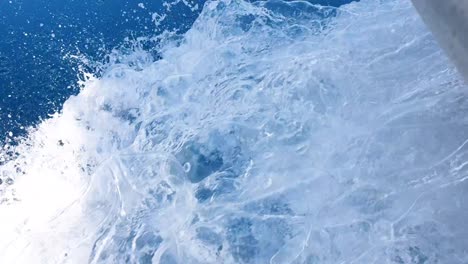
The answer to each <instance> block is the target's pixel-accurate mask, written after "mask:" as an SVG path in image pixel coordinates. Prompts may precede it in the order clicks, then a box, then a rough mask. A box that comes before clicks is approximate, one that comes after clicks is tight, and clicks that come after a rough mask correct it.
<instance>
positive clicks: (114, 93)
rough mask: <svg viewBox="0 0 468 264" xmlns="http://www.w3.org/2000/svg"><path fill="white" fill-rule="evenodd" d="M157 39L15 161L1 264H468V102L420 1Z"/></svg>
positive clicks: (236, 4)
mask: <svg viewBox="0 0 468 264" xmlns="http://www.w3.org/2000/svg"><path fill="white" fill-rule="evenodd" d="M156 39H157V41H156V42H157V43H158V53H159V55H158V56H159V58H158V59H157V60H154V57H153V56H152V54H150V52H148V51H146V50H145V49H143V48H138V47H139V46H138V45H136V48H134V49H133V51H132V52H128V51H126V52H122V53H119V52H117V51H115V52H114V53H113V54H112V55H111V56H110V59H109V61H108V63H107V65H106V67H105V68H104V70H103V72H102V73H101V74H99V76H95V75H93V74H90V73H89V74H88V73H86V72H85V73H83V74H84V75H85V78H84V79H83V80H82V82H81V85H82V89H81V91H80V92H79V94H78V95H76V96H72V97H71V98H69V99H68V100H67V101H66V102H65V104H64V106H63V109H62V111H61V112H60V113H58V114H56V115H54V116H53V117H51V118H49V119H47V120H45V121H43V122H42V123H40V124H39V125H37V127H34V128H29V130H28V136H27V137H25V138H23V139H18V141H19V143H15V144H9V143H8V142H7V143H6V144H5V146H4V147H3V152H2V153H3V154H2V155H1V157H0V159H1V163H0V164H1V165H0V179H1V180H2V183H3V184H2V185H0V188H1V189H0V196H1V202H0V221H1V225H0V234H1V236H0V262H1V263H165V264H169V263H171V264H172V263H278V264H283V263H310V264H312V263H333V264H334V263H408V264H409V263H414V264H416V263H418V264H422V263H447V264H456V263H460V264H461V263H468V252H467V245H468V228H467V226H466V219H467V217H468V196H467V190H468V182H466V181H465V180H466V179H467V177H468V166H467V164H468V145H467V142H468V136H467V133H466V131H468V130H467V129H468V118H467V117H466V113H467V111H468V101H467V99H466V98H467V91H468V87H466V86H464V84H463V83H462V81H461V78H460V77H459V76H458V75H457V73H456V72H455V69H454V68H453V67H452V65H451V64H450V63H449V61H448V60H447V59H446V57H445V56H444V54H443V53H442V52H441V51H440V49H439V47H438V46H437V44H436V43H435V42H434V40H433V38H432V36H431V35H430V34H429V32H428V31H427V29H426V28H425V27H424V25H423V24H422V22H421V21H420V19H419V17H418V16H417V14H416V12H415V10H414V9H413V7H412V6H411V3H410V1H407V0H385V1H377V0H364V1H360V2H354V3H351V4H347V5H344V6H341V7H339V8H335V7H324V6H318V5H314V4H311V3H310V2H304V1H290V2H283V1H276V0H275V1H259V2H248V1H242V0H232V1H230V0H222V1H210V2H207V3H206V4H205V5H204V7H203V9H202V11H201V14H200V16H199V17H198V18H197V20H196V21H195V23H194V24H193V26H192V27H191V28H190V29H189V30H188V32H186V33H185V34H184V35H183V36H176V35H173V34H169V33H161V34H160V35H158V37H157V38H156Z"/></svg>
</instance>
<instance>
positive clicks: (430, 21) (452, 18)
mask: <svg viewBox="0 0 468 264" xmlns="http://www.w3.org/2000/svg"><path fill="white" fill-rule="evenodd" d="M412 2H413V4H414V6H415V7H416V9H417V10H418V12H419V13H420V14H421V16H422V18H423V20H424V22H426V24H427V25H428V27H429V29H430V30H431V31H432V32H433V34H434V36H435V37H436V39H437V40H438V42H439V43H440V45H441V47H442V48H443V49H444V50H445V51H446V52H447V54H448V55H449V57H450V58H451V59H452V60H453V61H454V62H455V64H456V66H457V68H458V70H459V71H460V73H462V75H463V76H464V77H465V81H468V0H412Z"/></svg>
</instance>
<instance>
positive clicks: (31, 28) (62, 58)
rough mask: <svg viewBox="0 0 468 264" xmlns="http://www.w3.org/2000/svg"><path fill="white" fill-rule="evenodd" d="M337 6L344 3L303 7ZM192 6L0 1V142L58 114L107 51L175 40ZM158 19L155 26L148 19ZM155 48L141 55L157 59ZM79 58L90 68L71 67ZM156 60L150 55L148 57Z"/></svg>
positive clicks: (198, 0)
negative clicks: (84, 72)
mask: <svg viewBox="0 0 468 264" xmlns="http://www.w3.org/2000/svg"><path fill="white" fill-rule="evenodd" d="M309 2H310V3H313V4H321V5H327V6H336V7H337V6H340V5H342V4H345V3H347V2H351V0H311V1H309ZM204 3H205V0H193V1H186V2H184V1H173V2H171V1H168V2H164V1H138V0H126V1H120V2H112V1H104V0H99V1H88V0H85V1H75V0H66V1H55V0H40V1H31V0H29V1H28V0H26V1H24V0H21V1H20V0H15V1H7V0H3V1H1V2H0V36H2V37H1V39H0V98H1V99H0V100H1V101H0V139H2V141H3V139H4V138H5V137H7V136H8V134H9V133H10V132H12V134H13V135H15V136H24V134H25V129H26V128H27V127H29V126H34V125H36V124H37V123H38V122H40V120H43V119H45V118H48V116H49V115H51V114H54V113H55V112H58V111H60V109H61V107H62V104H63V102H64V101H65V100H66V99H67V98H68V97H69V96H70V95H74V94H77V93H78V91H79V87H78V85H77V82H78V79H79V75H80V71H79V66H83V67H87V68H88V70H89V71H91V72H98V71H99V69H96V68H97V67H98V66H97V65H96V64H98V63H102V62H105V60H106V56H108V55H109V53H110V52H111V51H112V50H113V49H116V48H117V49H118V48H123V46H125V44H127V45H128V42H129V40H135V39H136V38H138V37H150V36H156V35H158V34H161V32H164V31H171V32H177V33H178V34H183V33H184V32H185V31H187V30H188V29H189V28H190V26H191V25H192V23H193V22H194V21H195V19H196V18H197V16H198V15H199V13H200V12H201V10H202V7H203V4H204ZM154 14H157V15H158V17H159V16H165V17H164V19H163V21H161V22H160V23H157V25H156V24H155V22H157V21H155V19H157V17H154V16H153V15H154ZM155 46H156V45H155V43H151V44H147V47H146V49H153V51H154V52H155V53H157V48H156V47H155ZM73 55H75V56H76V55H80V56H83V57H85V58H86V59H87V60H88V61H91V62H92V63H91V64H86V63H83V61H82V60H73V59H72V58H70V56H73ZM155 58H157V54H155Z"/></svg>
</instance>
